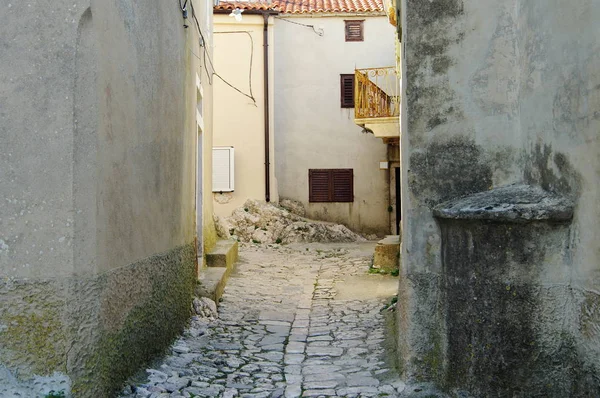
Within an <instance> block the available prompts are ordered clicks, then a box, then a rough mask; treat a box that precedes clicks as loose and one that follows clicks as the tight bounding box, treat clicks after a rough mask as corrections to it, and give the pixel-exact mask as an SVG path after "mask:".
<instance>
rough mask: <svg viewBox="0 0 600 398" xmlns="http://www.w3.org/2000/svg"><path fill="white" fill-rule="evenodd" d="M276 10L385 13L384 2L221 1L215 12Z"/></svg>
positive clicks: (290, 11)
mask: <svg viewBox="0 0 600 398" xmlns="http://www.w3.org/2000/svg"><path fill="white" fill-rule="evenodd" d="M236 8H240V9H242V10H276V11H279V12H280V13H282V14H310V13H327V12H335V13H337V12H339V13H344V12H350V13H353V12H361V13H362V12H383V11H384V9H383V0H273V1H271V2H268V1H266V0H252V1H221V2H220V3H219V5H217V6H215V10H234V9H236Z"/></svg>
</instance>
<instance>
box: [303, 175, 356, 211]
mask: <svg viewBox="0 0 600 398" xmlns="http://www.w3.org/2000/svg"><path fill="white" fill-rule="evenodd" d="M308 187H309V188H308V190H309V192H308V200H309V202H316V203H319V202H321V203H322V202H354V173H353V170H352V169H310V170H309V171H308Z"/></svg>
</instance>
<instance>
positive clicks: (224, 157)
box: [212, 146, 235, 192]
mask: <svg viewBox="0 0 600 398" xmlns="http://www.w3.org/2000/svg"><path fill="white" fill-rule="evenodd" d="M212 163H213V169H212V177H213V181H212V186H213V189H212V190H213V192H233V188H234V184H233V182H234V181H233V176H234V170H235V169H234V151H233V147H231V146H217V147H214V148H213V162H212Z"/></svg>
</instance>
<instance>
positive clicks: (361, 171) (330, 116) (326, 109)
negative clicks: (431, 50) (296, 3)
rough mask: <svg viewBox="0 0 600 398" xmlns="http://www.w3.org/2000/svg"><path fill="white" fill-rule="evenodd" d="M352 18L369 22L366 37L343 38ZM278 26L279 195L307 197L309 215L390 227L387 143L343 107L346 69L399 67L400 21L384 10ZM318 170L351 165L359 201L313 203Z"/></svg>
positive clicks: (285, 20)
mask: <svg viewBox="0 0 600 398" xmlns="http://www.w3.org/2000/svg"><path fill="white" fill-rule="evenodd" d="M347 19H348V20H352V19H355V20H364V41H362V42H345V37H344V28H345V24H344V20H347ZM290 22H297V23H300V24H305V25H314V27H315V29H314V30H313V29H312V28H310V27H306V26H301V25H298V24H294V23H290ZM275 32H276V34H275V44H276V51H275V99H276V103H275V112H276V114H275V128H276V131H277V135H276V144H275V145H276V146H275V147H276V151H277V163H276V171H277V173H276V174H277V179H278V182H279V193H280V195H281V197H282V198H289V199H295V200H298V201H300V202H302V203H303V204H304V206H305V208H306V214H307V216H308V217H310V218H315V219H320V220H326V221H332V222H337V223H342V224H345V225H347V226H348V227H350V228H351V229H353V230H356V231H360V232H365V233H378V234H385V233H389V232H390V212H389V209H388V207H389V206H390V194H389V181H390V175H389V173H390V172H393V170H389V169H380V162H385V161H387V160H388V155H387V145H386V144H385V143H384V142H383V141H382V140H381V139H379V138H376V137H374V136H373V134H368V133H363V132H362V129H361V127H359V126H357V125H356V124H355V122H354V109H353V108H341V106H340V74H353V73H354V69H355V68H371V67H386V66H394V65H395V57H394V46H395V44H394V27H393V26H391V25H390V24H389V22H388V18H387V16H386V15H385V14H384V13H381V14H380V15H373V14H366V15H361V14H352V13H343V14H334V13H321V14H319V13H315V14H311V15H307V16H296V15H294V16H290V15H285V14H282V15H281V19H277V20H276V23H275ZM316 32H322V33H323V34H322V35H321V36H320V35H318V34H316ZM396 135H397V134H396ZM319 168H351V169H353V170H354V202H352V203H309V186H308V171H309V169H319Z"/></svg>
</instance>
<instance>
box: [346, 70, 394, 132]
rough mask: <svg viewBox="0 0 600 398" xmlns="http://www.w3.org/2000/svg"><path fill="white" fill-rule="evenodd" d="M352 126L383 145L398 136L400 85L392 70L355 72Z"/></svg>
mask: <svg viewBox="0 0 600 398" xmlns="http://www.w3.org/2000/svg"><path fill="white" fill-rule="evenodd" d="M354 76H355V77H354V122H355V123H356V124H357V125H359V126H361V127H364V128H365V129H367V131H372V132H373V134H374V135H375V137H378V138H382V139H383V140H384V141H386V142H389V141H397V140H398V138H399V136H400V84H399V80H398V75H397V73H396V68H395V67H393V66H390V67H384V68H368V69H356V71H355V74H354Z"/></svg>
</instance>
